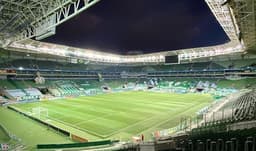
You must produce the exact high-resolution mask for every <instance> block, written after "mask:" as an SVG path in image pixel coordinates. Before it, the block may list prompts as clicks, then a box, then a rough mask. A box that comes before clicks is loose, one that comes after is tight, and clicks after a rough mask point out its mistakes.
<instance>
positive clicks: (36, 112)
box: [32, 107, 48, 119]
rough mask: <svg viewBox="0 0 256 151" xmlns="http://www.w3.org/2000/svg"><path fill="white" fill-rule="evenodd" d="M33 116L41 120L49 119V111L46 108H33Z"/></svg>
mask: <svg viewBox="0 0 256 151" xmlns="http://www.w3.org/2000/svg"><path fill="white" fill-rule="evenodd" d="M32 115H33V116H35V117H37V118H39V119H41V118H42V117H44V118H47V117H48V109H47V108H44V107H35V108H32Z"/></svg>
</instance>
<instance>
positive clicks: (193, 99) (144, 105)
mask: <svg viewBox="0 0 256 151" xmlns="http://www.w3.org/2000/svg"><path fill="white" fill-rule="evenodd" d="M211 101H212V97H211V96H210V95H203V94H170V93H169V94H167V93H154V92H122V93H109V94H102V95H97V96H88V97H78V98H69V99H61V100H55V101H41V102H35V103H26V104H16V105H13V106H14V107H16V108H18V109H20V110H22V111H23V112H27V113H28V112H31V111H32V108H34V107H39V106H40V107H44V108H47V109H48V112H49V117H48V118H47V121H48V122H50V123H51V124H54V125H56V126H59V127H61V128H64V129H67V130H70V131H72V133H75V134H78V135H80V136H83V137H86V138H88V139H89V140H95V139H103V138H118V139H119V138H121V139H130V138H131V136H134V135H138V134H141V133H143V134H144V135H145V136H147V138H149V136H150V134H151V133H152V132H153V131H155V130H161V129H165V128H170V127H174V126H176V125H177V124H178V122H179V120H180V118H181V117H182V116H193V115H194V114H195V112H196V111H198V110H199V109H200V108H202V107H204V106H206V105H208V104H209V103H210V102H211ZM43 120H46V118H43Z"/></svg>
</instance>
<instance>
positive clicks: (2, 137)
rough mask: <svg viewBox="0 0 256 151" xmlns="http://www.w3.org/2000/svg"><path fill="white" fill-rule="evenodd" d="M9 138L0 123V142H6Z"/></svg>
mask: <svg viewBox="0 0 256 151" xmlns="http://www.w3.org/2000/svg"><path fill="white" fill-rule="evenodd" d="M9 140H10V138H9V136H8V134H7V133H6V132H5V130H4V128H3V127H2V126H1V125H0V143H7V142H8V141H9Z"/></svg>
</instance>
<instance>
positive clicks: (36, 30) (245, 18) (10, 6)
mask: <svg viewBox="0 0 256 151" xmlns="http://www.w3.org/2000/svg"><path fill="white" fill-rule="evenodd" d="M98 1H99V0H85V1H82V0H81V1H80V0H77V1H74V0H73V1H71V0H61V1H49V0H47V2H45V1H34V0H31V1H30V0H28V1H17V0H0V4H1V5H0V11H1V12H2V16H3V17H1V18H0V41H1V43H0V45H1V46H2V47H4V48H6V49H9V50H15V51H25V52H30V53H48V54H52V55H59V56H63V57H72V58H79V59H84V60H89V61H97V62H110V63H134V62H136V63H139V62H141V63H145V62H156V63H159V62H160V63H161V62H164V60H165V59H164V56H167V55H178V56H179V59H180V60H191V59H196V58H201V57H212V56H218V55H223V54H229V53H239V52H240V53H241V52H244V51H245V49H248V48H251V47H253V46H254V45H255V36H256V35H255V12H254V10H255V7H254V5H255V4H254V2H255V0H227V1H225V0H206V2H207V4H208V6H209V7H210V8H211V11H212V12H213V14H214V15H215V17H216V19H217V20H218V22H219V23H220V25H221V26H222V28H223V29H224V31H225V33H226V34H227V36H228V37H229V38H230V40H231V41H230V42H228V43H226V44H222V45H217V46H211V47H202V48H191V49H181V50H175V51H164V52H160V53H151V54H144V55H133V56H131V55H130V56H124V55H116V54H107V53H103V52H97V51H94V50H84V49H80V48H73V47H68V46H60V45H55V44H49V43H44V42H38V41H35V40H29V38H32V37H36V39H41V38H44V37H46V36H49V35H51V34H54V33H55V27H56V26H57V25H59V24H61V23H62V22H64V21H66V20H68V19H69V18H71V17H73V16H75V15H76V14H78V13H79V12H81V11H83V10H85V9H87V8H89V7H90V6H93V5H94V4H95V3H97V2H98ZM71 8H72V9H71ZM106 56H108V57H106Z"/></svg>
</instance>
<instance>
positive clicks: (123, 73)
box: [0, 0, 256, 151]
mask: <svg viewBox="0 0 256 151" xmlns="http://www.w3.org/2000/svg"><path fill="white" fill-rule="evenodd" d="M103 1H104V0H59V1H55V0H46V1H44V0H41V1H39V0H23V1H19V0H0V58H1V60H0V150H17V151H19V150H97V151H103V150H123V151H224V150H225V151H255V150H256V135H255V132H256V93H255V92H256V55H255V53H256V45H255V44H256V17H255V15H256V14H255V10H256V9H255V8H256V7H255V4H256V1H255V0H205V1H204V3H205V4H206V5H207V8H208V9H209V10H210V11H211V14H212V15H213V16H214V18H215V20H216V22H217V23H218V26H219V27H220V28H221V29H222V30H223V31H224V32H225V35H226V36H227V37H228V41H226V42H225V43H222V44H218V45H213V46H212V45H209V46H205V47H194V48H186V49H177V50H163V51H158V52H149V53H134V54H120V53H112V52H105V51H99V50H97V49H96V50H94V49H85V48H82V47H81V48H79V47H74V46H69V45H68V44H67V45H66V44H57V43H51V42H46V41H44V40H43V39H45V38H48V37H51V36H53V35H55V34H58V31H57V30H56V27H57V26H59V25H61V24H63V23H64V22H69V21H70V19H71V18H74V17H75V16H79V15H81V14H82V13H85V14H86V13H87V12H88V10H89V9H91V8H93V7H96V6H97V5H99V4H100V3H102V2H103ZM113 24H114V23H113Z"/></svg>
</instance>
